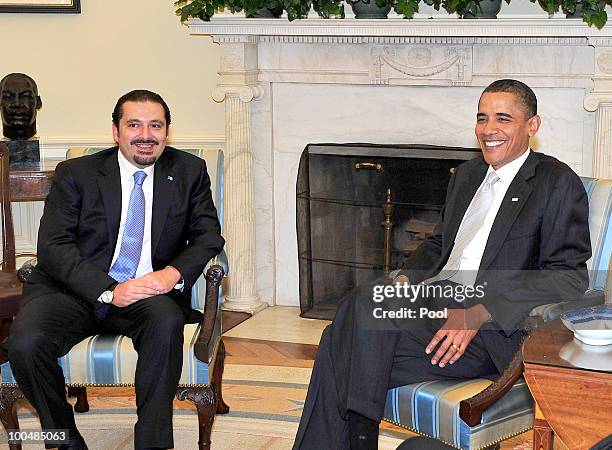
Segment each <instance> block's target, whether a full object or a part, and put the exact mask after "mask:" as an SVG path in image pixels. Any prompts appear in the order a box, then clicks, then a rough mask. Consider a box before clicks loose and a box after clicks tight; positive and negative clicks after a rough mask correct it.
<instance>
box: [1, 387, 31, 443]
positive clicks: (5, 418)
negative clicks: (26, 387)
mask: <svg viewBox="0 0 612 450" xmlns="http://www.w3.org/2000/svg"><path fill="white" fill-rule="evenodd" d="M22 398H25V397H24V396H23V393H22V392H21V389H19V388H18V387H12V386H5V387H1V388H0V420H2V425H4V429H5V430H19V419H18V418H17V405H16V402H17V400H20V399H22ZM9 449H10V450H21V441H13V442H9Z"/></svg>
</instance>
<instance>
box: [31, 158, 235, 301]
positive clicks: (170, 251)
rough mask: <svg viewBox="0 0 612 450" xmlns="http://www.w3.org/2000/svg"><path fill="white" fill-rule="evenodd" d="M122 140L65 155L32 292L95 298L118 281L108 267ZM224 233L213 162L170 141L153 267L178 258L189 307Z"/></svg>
mask: <svg viewBox="0 0 612 450" xmlns="http://www.w3.org/2000/svg"><path fill="white" fill-rule="evenodd" d="M117 152H118V149H117V147H113V148H110V149H107V150H104V151H101V152H99V153H96V154H93V155H89V156H84V157H81V158H75V159H71V160H68V161H64V162H62V163H60V164H59V165H58V166H57V168H56V170H55V177H54V179H53V185H52V187H51V192H50V193H49V195H48V197H47V200H46V202H45V209H44V213H43V216H42V219H41V222H40V228H39V233H38V265H37V266H36V268H35V270H34V272H33V273H32V274H31V276H30V277H29V279H28V284H27V285H26V288H25V291H24V292H25V294H26V297H27V296H28V295H37V294H42V293H49V292H53V291H60V292H65V293H67V294H70V295H73V296H75V297H78V298H80V299H82V300H85V301H86V302H90V303H91V304H92V305H95V302H96V299H97V298H98V297H99V296H100V294H101V293H102V292H103V291H105V290H106V289H108V288H109V286H111V285H112V284H113V283H114V282H115V281H114V280H113V279H112V278H111V277H110V276H109V275H108V271H109V268H110V264H111V260H112V257H113V253H114V250H115V245H116V243H117V239H118V231H119V222H120V218H121V180H120V172H119V163H118V160H117ZM223 245H224V240H223V238H222V237H221V227H220V225H219V221H218V219H217V211H216V209H215V206H214V204H213V200H212V196H211V191H210V179H209V177H208V173H207V171H206V163H205V162H204V161H203V160H202V159H200V158H197V157H195V156H193V155H190V154H188V153H185V152H181V151H179V150H176V149H174V148H172V147H166V149H165V150H164V152H163V153H162V155H161V156H160V158H159V159H158V161H157V162H156V164H155V174H154V180H153V215H152V223H151V258H152V265H153V270H159V269H163V268H164V267H166V266H168V265H171V266H174V267H175V268H177V269H178V270H179V272H180V273H181V275H182V276H183V279H184V281H185V288H184V290H183V293H180V292H178V291H172V293H171V295H173V296H175V297H176V298H177V300H179V301H180V302H181V305H182V306H183V307H184V308H185V309H189V301H190V291H191V287H192V286H193V284H194V283H195V281H196V280H197V278H198V277H199V276H200V275H201V274H202V271H203V269H204V266H205V265H206V263H207V262H208V261H209V260H210V259H211V258H212V257H214V256H215V255H216V254H217V253H219V252H220V251H221V249H222V248H223Z"/></svg>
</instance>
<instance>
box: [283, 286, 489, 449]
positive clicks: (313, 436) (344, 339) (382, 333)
mask: <svg viewBox="0 0 612 450" xmlns="http://www.w3.org/2000/svg"><path fill="white" fill-rule="evenodd" d="M370 289H371V286H370V285H368V286H366V287H364V288H361V289H360V290H357V291H355V293H354V294H353V295H351V296H349V297H347V298H345V299H344V300H343V301H342V302H341V303H340V304H339V306H338V309H337V311H336V316H335V318H334V321H333V322H332V324H331V325H330V326H328V327H327V328H326V329H325V330H324V332H323V335H322V336H321V341H320V343H319V349H318V352H317V356H316V359H315V363H314V367H313V372H312V376H311V379H310V385H309V387H308V393H307V395H306V402H305V404H304V411H303V413H302V418H301V420H300V425H299V428H298V432H297V435H296V440H295V444H294V447H293V448H294V449H295V450H297V449H301V450H310V449H313V450H316V449H321V448H333V449H334V450H342V449H349V439H348V421H347V418H346V413H347V411H348V410H351V411H354V412H356V413H359V414H361V415H363V416H365V417H368V418H370V419H372V420H375V421H380V420H381V418H382V416H383V412H384V406H385V401H386V394H387V390H388V389H391V388H394V387H398V386H403V385H406V384H411V383H418V382H421V381H429V380H437V379H469V378H480V377H487V378H495V377H496V376H498V375H499V372H498V371H497V369H496V367H495V365H494V363H493V361H492V360H491V358H490V356H489V354H488V352H487V350H486V349H485V346H484V343H483V339H485V338H486V332H485V333H483V332H479V333H478V334H477V335H476V336H475V338H474V339H473V340H472V342H471V343H470V345H469V346H468V348H467V349H466V351H465V353H464V355H463V356H462V357H461V358H460V359H459V360H458V361H457V362H455V363H454V364H452V365H451V364H447V365H446V366H445V367H439V366H437V365H435V366H434V365H433V364H431V357H432V356H433V353H432V354H430V355H427V354H426V353H425V347H426V346H427V344H428V343H429V341H430V340H431V338H432V337H433V335H434V334H435V332H436V331H437V330H438V329H439V328H440V327H441V326H442V324H443V323H444V321H443V320H433V321H428V322H427V324H426V325H425V326H423V327H414V329H405V330H402V329H397V328H395V327H393V326H391V325H389V326H380V327H379V328H380V329H372V327H371V326H370V325H371V323H368V322H367V319H366V318H367V317H368V316H369V317H371V295H368V290H370ZM447 306H455V307H456V304H455V305H452V304H447Z"/></svg>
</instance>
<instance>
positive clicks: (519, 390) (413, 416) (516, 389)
mask: <svg viewBox="0 0 612 450" xmlns="http://www.w3.org/2000/svg"><path fill="white" fill-rule="evenodd" d="M489 384H491V381H490V380H486V379H474V380H463V381H456V380H438V381H427V382H423V383H416V384H410V385H407V386H402V387H399V388H394V389H390V390H389V391H388V392H387V403H386V405H385V414H384V419H385V420H387V421H389V422H393V423H395V424H397V425H399V426H402V427H405V428H408V429H410V430H412V431H414V432H416V433H419V434H423V435H426V436H430V437H433V438H436V439H438V440H440V441H442V442H445V443H446V444H448V445H452V446H453V447H456V448H460V449H464V450H467V449H477V448H482V447H486V446H489V445H492V444H494V443H496V442H499V441H501V440H503V439H506V438H508V437H510V436H514V435H515V434H519V433H522V432H524V431H526V430H528V429H530V428H531V427H532V424H533V400H532V398H531V394H530V393H529V389H528V388H527V384H526V383H525V381H524V380H522V379H521V380H520V381H518V382H517V383H516V384H515V385H514V386H513V387H512V388H511V389H510V391H509V392H508V393H506V395H504V397H502V398H501V399H500V400H499V401H497V402H496V403H495V404H494V405H493V406H491V407H490V408H489V409H487V411H486V412H485V413H484V414H483V418H482V422H481V423H480V424H479V425H477V426H475V427H470V426H468V425H467V424H466V423H465V422H464V421H463V420H461V418H460V417H459V404H460V402H461V401H462V400H464V399H466V398H470V397H472V396H473V395H475V394H477V393H478V392H480V391H482V390H483V389H485V388H486V387H487V386H488V385H489Z"/></svg>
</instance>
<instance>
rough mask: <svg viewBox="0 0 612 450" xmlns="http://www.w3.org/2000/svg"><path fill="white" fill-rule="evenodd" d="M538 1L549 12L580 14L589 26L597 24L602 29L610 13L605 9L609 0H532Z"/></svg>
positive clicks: (532, 1)
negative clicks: (560, 11)
mask: <svg viewBox="0 0 612 450" xmlns="http://www.w3.org/2000/svg"><path fill="white" fill-rule="evenodd" d="M530 1H531V3H535V2H536V1H537V2H538V4H539V5H540V7H541V8H542V9H543V10H544V11H546V12H547V13H548V14H554V13H556V12H558V11H559V10H562V11H563V12H564V13H566V14H568V15H573V17H577V16H580V17H582V20H583V21H584V22H586V23H587V24H588V25H589V26H593V25H595V26H596V27H597V28H598V29H602V28H603V26H604V25H605V24H606V22H607V21H608V14H607V13H606V11H605V8H606V4H608V3H610V2H609V0H608V1H606V0H530Z"/></svg>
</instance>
